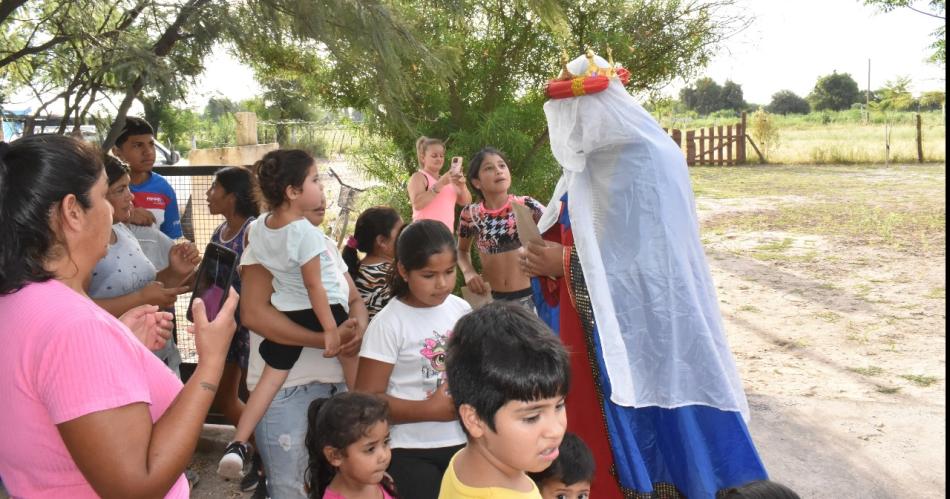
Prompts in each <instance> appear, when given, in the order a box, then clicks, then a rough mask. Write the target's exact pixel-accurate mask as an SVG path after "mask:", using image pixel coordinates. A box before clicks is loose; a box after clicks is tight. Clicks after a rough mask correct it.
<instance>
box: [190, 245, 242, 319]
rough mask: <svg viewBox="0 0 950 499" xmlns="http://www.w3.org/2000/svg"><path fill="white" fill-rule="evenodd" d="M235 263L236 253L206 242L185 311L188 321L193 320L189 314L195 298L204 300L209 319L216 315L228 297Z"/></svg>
mask: <svg viewBox="0 0 950 499" xmlns="http://www.w3.org/2000/svg"><path fill="white" fill-rule="evenodd" d="M237 263H238V261H237V253H235V252H234V251H231V250H230V249H229V248H226V247H224V246H221V245H220V244H215V243H208V247H207V248H205V254H204V258H202V259H201V265H200V266H199V267H198V275H197V277H196V278H195V287H194V290H193V291H192V293H191V300H189V301H188V310H187V312H186V313H185V316H186V317H187V319H188V320H189V321H191V322H194V321H195V319H194V317H192V314H191V305H192V303H193V302H194V301H195V298H201V301H203V302H204V305H205V312H206V313H207V316H208V320H209V321H213V320H214V318H215V317H217V315H218V311H219V310H221V307H222V306H223V305H224V301H225V300H226V299H227V298H228V290H229V289H231V281H232V279H233V278H234V271H235V267H236V266H237Z"/></svg>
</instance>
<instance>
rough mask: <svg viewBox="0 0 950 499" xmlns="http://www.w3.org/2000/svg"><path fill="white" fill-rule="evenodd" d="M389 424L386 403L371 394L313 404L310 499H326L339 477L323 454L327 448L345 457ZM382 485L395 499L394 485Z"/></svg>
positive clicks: (306, 442) (310, 417) (309, 425)
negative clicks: (374, 428)
mask: <svg viewBox="0 0 950 499" xmlns="http://www.w3.org/2000/svg"><path fill="white" fill-rule="evenodd" d="M388 420H389V407H388V406H387V405H386V401H385V400H383V399H382V398H381V397H379V396H377V395H372V394H369V393H360V392H343V393H338V394H336V395H334V396H332V397H330V398H328V399H325V398H321V399H316V400H314V401H313V402H311V403H310V408H309V409H307V437H306V440H304V445H306V447H307V453H308V454H309V458H308V461H307V472H306V475H305V480H306V483H307V486H308V487H307V488H308V489H309V490H308V494H309V497H310V498H311V499H320V498H322V497H323V493H324V491H326V489H327V486H329V485H330V482H332V481H333V477H334V476H335V475H336V468H334V467H333V465H331V464H330V462H329V461H327V458H326V456H325V455H324V454H323V448H324V447H326V446H330V447H333V448H334V449H337V450H339V451H340V452H341V453H343V454H344V455H345V454H346V448H347V447H348V446H349V445H350V444H352V443H353V442H356V441H357V440H359V439H360V438H361V437H363V436H364V435H366V433H367V432H368V431H369V430H370V428H372V426H373V425H375V424H376V423H379V422H380V421H388ZM382 485H383V487H384V488H386V491H387V492H389V494H390V495H393V496H394V497H395V495H394V492H395V491H394V490H393V487H392V483H390V482H388V481H387V480H384V481H383V483H382Z"/></svg>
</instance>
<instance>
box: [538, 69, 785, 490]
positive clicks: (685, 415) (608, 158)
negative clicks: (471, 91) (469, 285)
mask: <svg viewBox="0 0 950 499" xmlns="http://www.w3.org/2000/svg"><path fill="white" fill-rule="evenodd" d="M563 59H564V60H563V62H564V71H563V72H562V76H561V77H559V79H558V80H554V81H552V82H550V83H549V85H548V89H547V91H548V95H549V96H551V97H552V98H551V99H550V100H549V101H548V102H547V103H545V105H544V112H545V115H546V117H547V121H548V127H549V130H550V139H551V149H552V152H553V154H554V157H555V158H556V159H557V161H558V162H559V163H560V164H561V166H562V168H563V175H562V177H561V179H560V180H559V181H558V184H557V186H556V187H555V192H554V195H553V196H552V199H551V202H550V203H549V204H548V207H547V210H546V211H545V213H544V215H543V216H542V218H541V221H540V222H539V224H538V225H539V228H540V229H541V232H542V233H543V234H544V235H545V239H548V240H549V241H551V242H549V243H547V244H546V245H544V246H541V245H539V244H531V245H528V247H526V251H525V253H524V259H523V265H524V267H525V270H526V272H528V273H529V274H530V275H536V276H548V277H550V279H545V280H544V281H546V282H545V285H544V286H542V288H543V289H542V290H541V291H542V292H541V293H539V296H538V297H537V299H538V301H540V302H543V303H545V304H547V305H556V306H558V307H559V313H558V314H556V315H555V317H557V318H558V319H559V321H560V324H555V323H553V322H552V323H551V324H550V325H551V327H552V329H555V330H556V331H558V332H559V335H560V337H561V340H562V341H563V342H564V343H565V345H566V346H567V347H568V350H569V351H570V352H572V354H571V369H572V377H573V379H574V380H575V381H574V383H573V384H572V387H571V391H570V393H569V394H568V398H567V410H568V431H571V432H574V433H577V434H578V435H579V436H580V437H581V438H582V439H583V440H584V441H585V442H587V444H588V445H589V446H590V447H591V450H592V451H593V453H594V456H595V457H596V462H597V474H596V476H595V478H594V480H593V489H592V491H591V495H592V496H593V497H599V498H621V497H623V498H650V497H660V498H666V497H670V498H678V497H689V498H690V499H694V498H714V497H715V496H716V493H717V492H718V491H720V490H723V489H727V488H730V487H734V486H737V485H742V484H744V483H747V482H751V481H754V480H763V479H766V478H767V474H766V471H765V467H764V466H763V464H762V461H761V460H760V459H759V456H758V453H757V452H756V449H755V446H754V445H753V443H752V439H751V437H750V435H749V432H748V428H747V426H746V424H747V421H748V414H749V409H748V404H747V402H746V398H745V394H744V393H743V391H742V386H741V383H740V380H739V376H738V373H737V371H736V367H735V364H734V362H733V359H732V354H731V352H730V350H729V346H728V344H727V342H726V337H725V333H724V332H723V327H722V319H721V316H720V312H719V306H718V302H717V300H716V295H715V288H714V286H713V283H712V279H711V276H710V272H709V268H708V266H707V263H706V260H705V255H704V253H703V249H702V246H701V244H700V239H699V225H698V222H697V219H696V214H695V207H694V202H693V192H692V189H691V187H690V180H689V173H688V172H687V168H686V162H685V160H684V157H683V154H682V152H681V151H680V150H679V148H678V146H677V145H676V144H675V143H674V142H673V141H672V140H671V139H670V137H669V136H667V134H666V133H665V132H664V131H663V129H662V128H660V126H659V124H657V122H656V121H655V120H654V119H653V118H652V117H651V116H650V114H649V113H647V112H646V111H645V110H644V109H643V108H642V107H641V106H640V105H639V104H637V103H636V101H635V100H634V99H633V97H632V96H631V95H630V94H628V93H627V92H626V90H625V89H624V87H623V84H624V83H625V82H626V81H627V80H628V79H629V76H630V75H629V73H628V72H626V71H625V70H623V69H616V68H615V67H614V65H613V63H612V61H611V62H610V63H608V61H605V60H604V59H602V58H600V57H597V56H595V55H594V54H593V53H592V52H590V51H588V53H587V55H586V56H581V57H578V58H577V59H575V60H573V61H571V62H570V63H567V60H566V59H567V57H566V56H565V57H564V58H563ZM575 75H576V76H575ZM594 407H599V408H600V409H601V410H592V409H591V408H594Z"/></svg>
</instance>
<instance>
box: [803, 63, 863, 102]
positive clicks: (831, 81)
mask: <svg viewBox="0 0 950 499" xmlns="http://www.w3.org/2000/svg"><path fill="white" fill-rule="evenodd" d="M807 99H808V103H809V104H811V108H812V109H814V110H815V111H823V110H825V109H830V110H832V111H840V110H842V109H848V108H850V107H851V104H854V103H855V102H859V101H860V100H861V92H860V91H859V90H858V83H857V82H856V81H854V78H852V77H851V75H850V74H848V73H841V74H839V73H838V72H837V71H833V72H832V73H831V74H830V75H825V76H822V77H820V78H818V82H817V83H815V88H814V90H812V92H811V93H810V94H809V95H808V97H807Z"/></svg>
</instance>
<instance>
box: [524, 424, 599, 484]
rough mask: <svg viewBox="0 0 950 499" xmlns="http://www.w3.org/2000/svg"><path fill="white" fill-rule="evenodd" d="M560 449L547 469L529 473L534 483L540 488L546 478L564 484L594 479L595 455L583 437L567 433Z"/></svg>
mask: <svg viewBox="0 0 950 499" xmlns="http://www.w3.org/2000/svg"><path fill="white" fill-rule="evenodd" d="M558 451H559V452H558V456H557V458H556V459H555V460H554V462H553V463H551V466H548V467H547V469H545V470H544V471H541V472H538V473H528V476H530V477H531V479H532V480H534V483H536V484H538V488H539V489H540V488H541V485H542V484H543V483H544V482H545V481H546V480H550V479H552V478H553V479H555V480H557V481H559V482H561V483H563V484H564V485H574V484H575V483H577V482H591V481H593V480H594V468H595V465H594V455H593V454H592V453H591V452H590V448H589V447H587V444H585V443H584V441H583V440H581V437H578V436H577V435H576V434H574V433H571V432H567V433H565V434H564V440H561V445H560V446H559V447H558Z"/></svg>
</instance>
